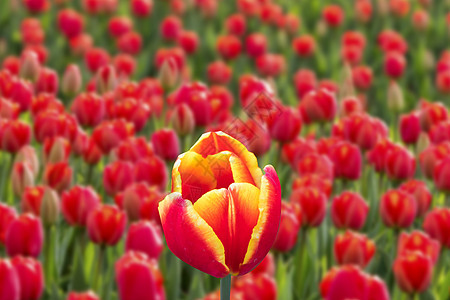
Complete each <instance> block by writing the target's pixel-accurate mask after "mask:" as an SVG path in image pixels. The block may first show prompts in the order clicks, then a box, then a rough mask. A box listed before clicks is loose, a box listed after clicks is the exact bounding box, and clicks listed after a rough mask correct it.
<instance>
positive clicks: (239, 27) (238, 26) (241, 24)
mask: <svg viewBox="0 0 450 300" xmlns="http://www.w3.org/2000/svg"><path fill="white" fill-rule="evenodd" d="M225 27H226V29H227V32H228V33H229V34H234V35H237V36H242V35H244V33H245V31H246V30H247V21H246V19H245V16H244V15H242V14H239V13H237V14H234V15H230V16H229V17H228V18H227V19H226V21H225Z"/></svg>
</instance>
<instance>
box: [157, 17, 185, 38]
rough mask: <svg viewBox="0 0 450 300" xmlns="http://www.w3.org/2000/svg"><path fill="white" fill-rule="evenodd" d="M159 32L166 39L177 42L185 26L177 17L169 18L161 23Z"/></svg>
mask: <svg viewBox="0 0 450 300" xmlns="http://www.w3.org/2000/svg"><path fill="white" fill-rule="evenodd" d="M159 30H160V33H161V36H162V37H163V38H164V39H166V40H171V41H176V40H177V39H178V37H179V36H180V34H181V32H182V30H183V24H182V23H181V20H180V18H178V17H177V16H167V17H165V18H164V19H163V20H162V21H161V24H160V27H159Z"/></svg>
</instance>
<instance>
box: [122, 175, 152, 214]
mask: <svg viewBox="0 0 450 300" xmlns="http://www.w3.org/2000/svg"><path fill="white" fill-rule="evenodd" d="M153 196H154V189H153V188H152V187H150V186H149V185H148V184H146V183H145V182H139V183H134V184H131V185H129V186H128V187H127V188H126V189H125V190H124V192H123V193H122V203H121V204H120V205H119V207H121V208H122V209H123V210H125V211H126V213H127V216H128V219H129V220H130V221H136V220H139V219H140V213H141V210H142V206H143V205H144V203H145V202H146V201H148V200H149V198H153ZM156 207H157V204H156V203H155V208H154V209H155V210H156V209H157V208H156Z"/></svg>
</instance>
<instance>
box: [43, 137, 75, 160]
mask: <svg viewBox="0 0 450 300" xmlns="http://www.w3.org/2000/svg"><path fill="white" fill-rule="evenodd" d="M70 151H71V145H70V143H69V141H67V140H66V139H65V138H62V137H54V138H49V139H45V141H44V146H43V156H44V161H45V163H50V164H55V163H58V162H64V161H68V160H69V156H70Z"/></svg>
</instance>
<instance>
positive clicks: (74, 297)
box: [66, 291, 100, 300]
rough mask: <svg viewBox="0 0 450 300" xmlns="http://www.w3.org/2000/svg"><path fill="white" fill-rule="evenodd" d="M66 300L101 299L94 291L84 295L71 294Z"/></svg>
mask: <svg viewBox="0 0 450 300" xmlns="http://www.w3.org/2000/svg"><path fill="white" fill-rule="evenodd" d="M66 300H100V298H99V297H98V296H97V295H96V294H95V293H94V292H92V291H88V292H83V293H77V292H70V293H69V295H68V296H67V299H66Z"/></svg>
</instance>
